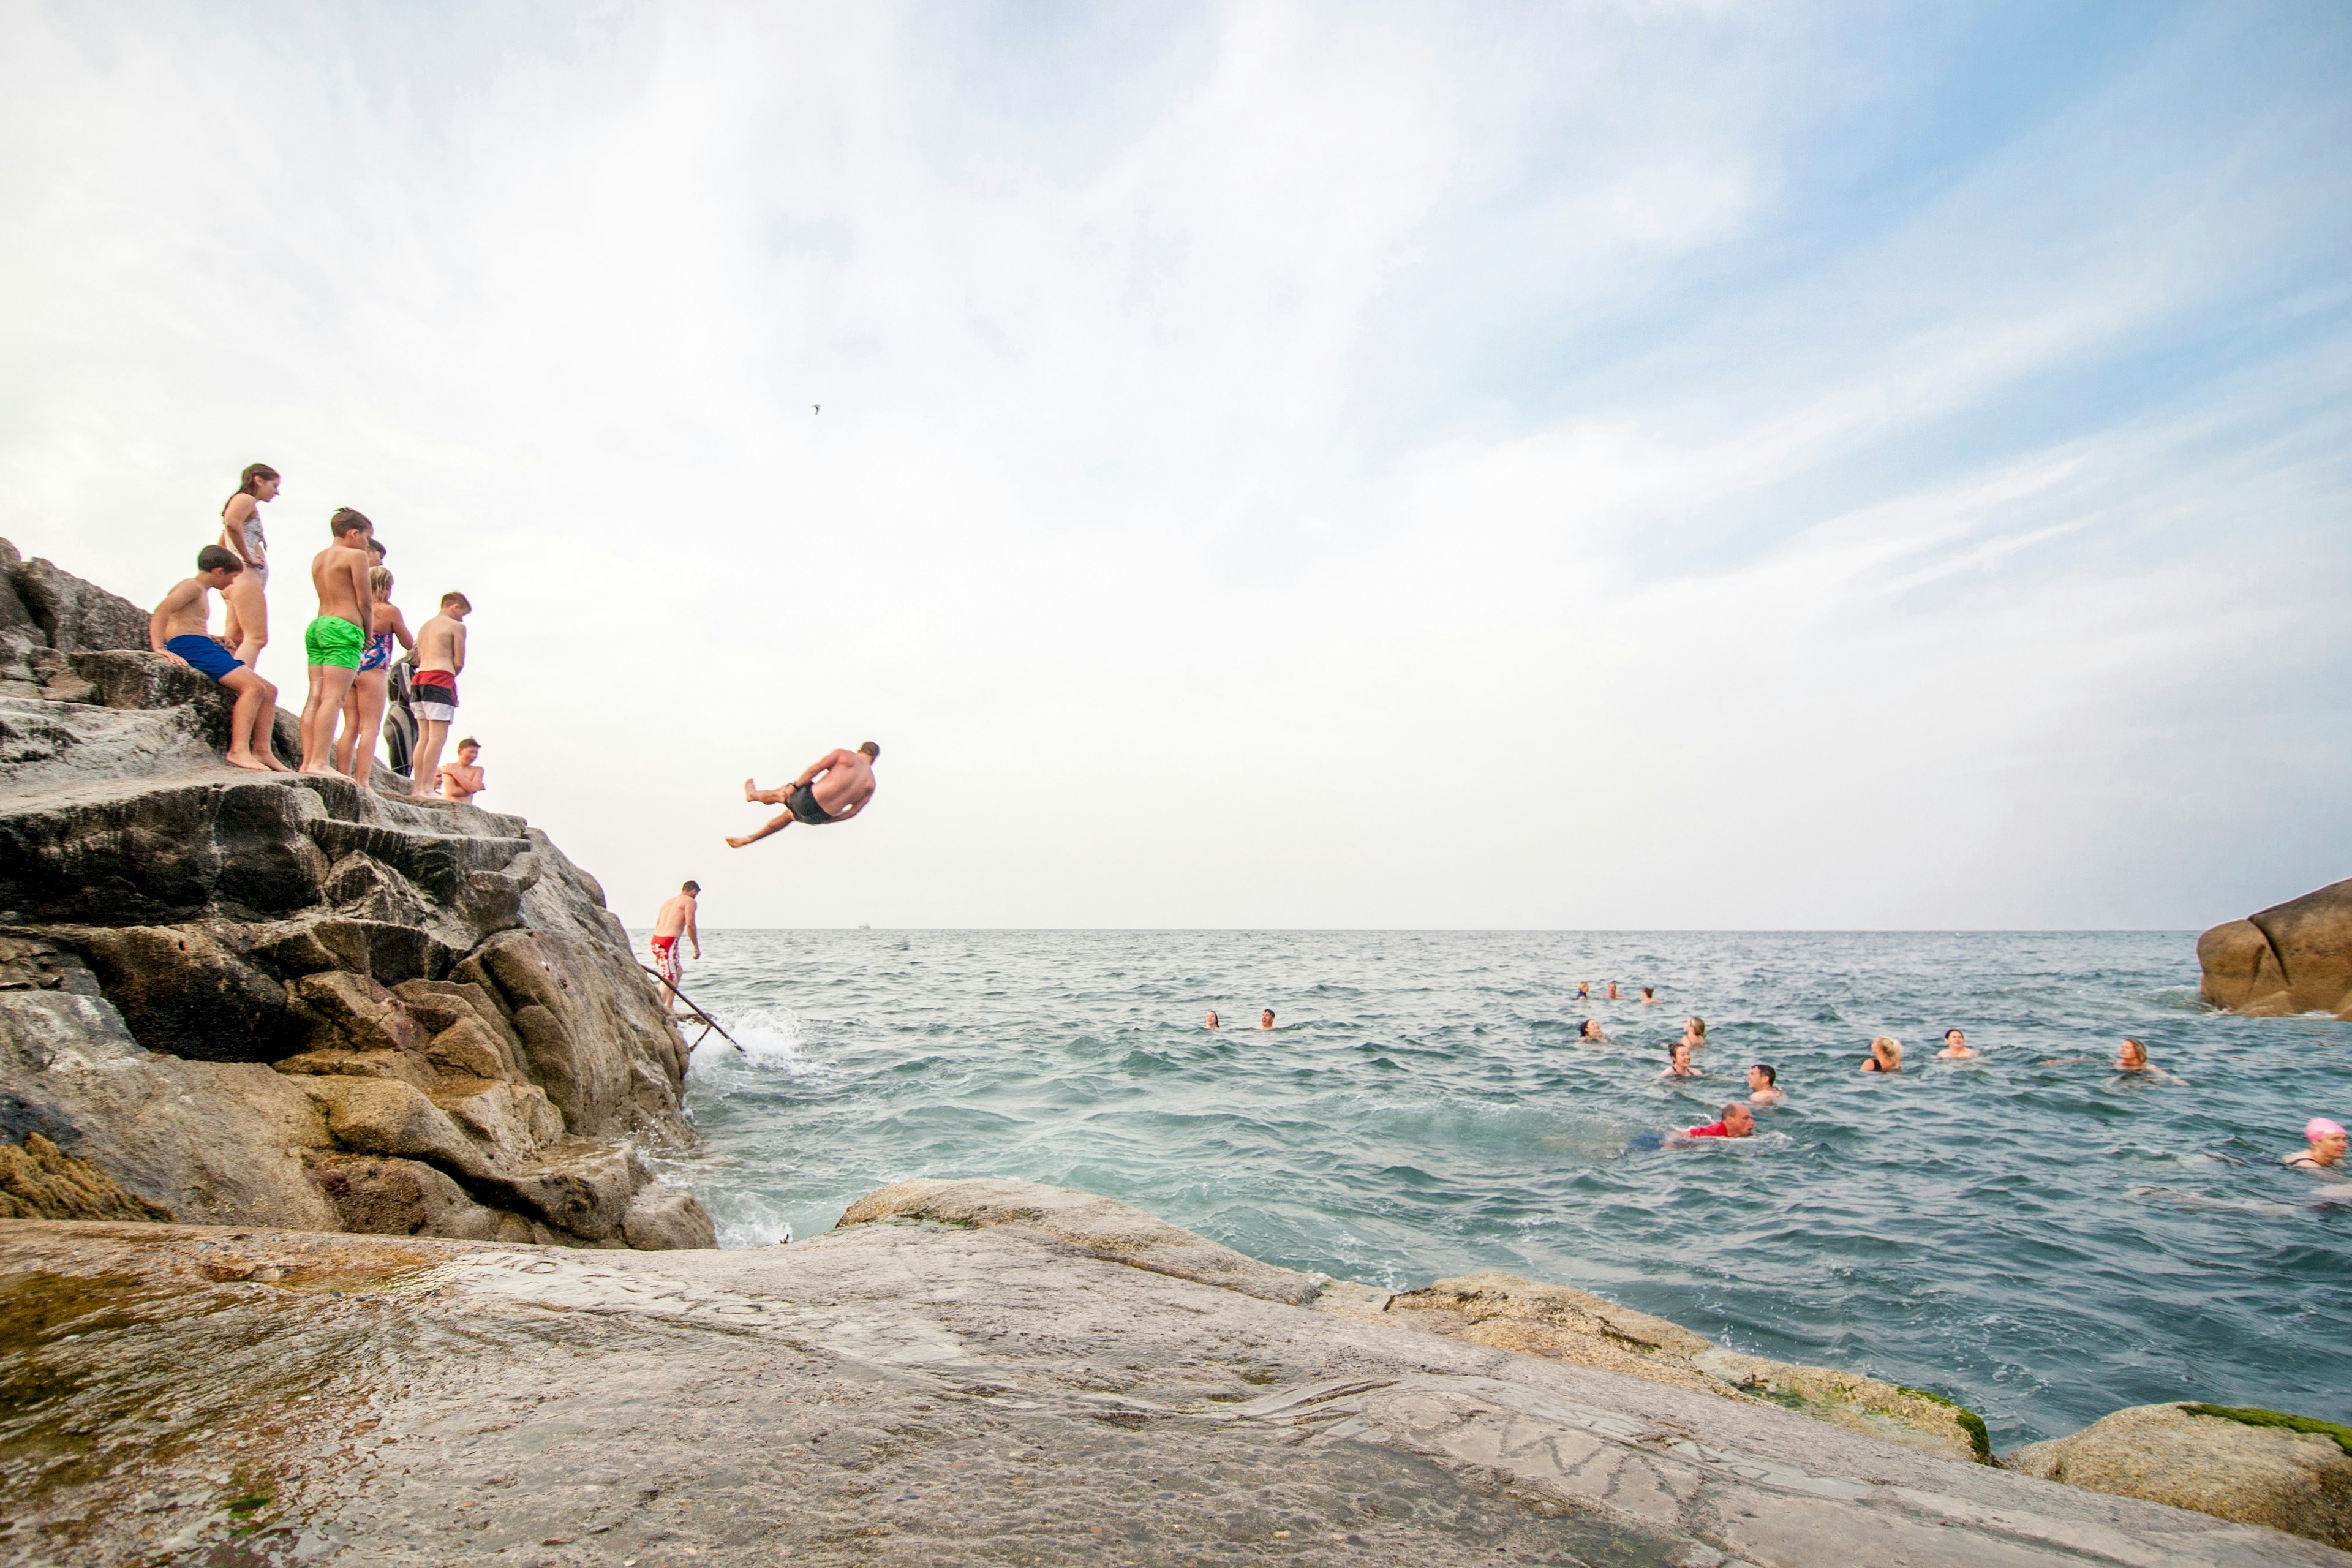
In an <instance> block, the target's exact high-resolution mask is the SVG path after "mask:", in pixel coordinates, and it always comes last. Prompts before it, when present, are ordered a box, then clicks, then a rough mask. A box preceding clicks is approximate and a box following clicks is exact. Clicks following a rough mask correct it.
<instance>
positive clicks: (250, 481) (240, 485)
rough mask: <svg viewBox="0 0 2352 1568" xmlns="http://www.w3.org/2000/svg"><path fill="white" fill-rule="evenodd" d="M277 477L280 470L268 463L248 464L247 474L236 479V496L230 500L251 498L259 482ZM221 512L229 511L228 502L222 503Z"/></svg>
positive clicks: (242, 474)
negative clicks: (240, 497) (243, 497)
mask: <svg viewBox="0 0 2352 1568" xmlns="http://www.w3.org/2000/svg"><path fill="white" fill-rule="evenodd" d="M277 477H278V470H277V469H276V468H271V467H270V466H269V465H268V464H267V463H247V465H246V466H245V472H243V473H241V474H239V475H237V477H236V495H235V496H231V497H229V498H228V500H236V496H249V495H251V494H252V493H253V487H254V485H255V484H256V483H257V482H258V481H259V480H262V479H276V478H277ZM221 510H223V511H226V510H228V501H223V502H221Z"/></svg>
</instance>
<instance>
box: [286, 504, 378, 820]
mask: <svg viewBox="0 0 2352 1568" xmlns="http://www.w3.org/2000/svg"><path fill="white" fill-rule="evenodd" d="M327 527H328V529H329V531H331V533H332V534H333V536H334V537H333V542H332V543H331V544H329V545H328V546H327V548H325V549H324V550H321V551H320V552H319V553H318V554H316V555H314V556H312V557H311V558H310V584H311V586H312V587H314V588H316V589H317V590H318V593H319V613H318V615H317V616H315V617H314V618H313V619H312V620H311V622H310V625H309V626H305V627H303V628H302V653H303V658H304V659H305V660H306V661H307V662H308V663H309V665H310V690H309V692H308V694H307V695H306V696H305V697H304V698H303V700H302V771H303V772H304V773H319V774H323V775H324V776H326V777H329V778H338V779H347V778H349V777H350V776H351V775H350V774H349V773H343V772H342V771H341V770H340V769H338V768H337V767H336V766H335V721H336V720H337V719H338V718H340V717H341V714H342V711H343V693H344V692H346V691H348V690H349V689H351V684H352V680H354V679H357V678H358V675H359V672H360V655H361V653H362V652H363V651H364V650H365V648H366V646H367V631H366V628H367V627H368V626H372V625H373V624H374V616H375V598H374V593H373V590H372V589H370V588H369V586H368V567H369V565H370V562H369V559H368V552H367V536H368V534H369V532H370V531H373V529H374V527H375V524H373V523H372V522H370V521H368V520H367V519H366V518H365V517H363V516H362V515H361V514H360V513H358V512H356V511H353V510H352V509H351V508H350V507H347V506H346V507H339V508H337V509H336V510H335V515H334V516H332V517H331V518H329V519H328V520H327Z"/></svg>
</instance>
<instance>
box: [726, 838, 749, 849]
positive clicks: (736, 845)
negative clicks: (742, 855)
mask: <svg viewBox="0 0 2352 1568" xmlns="http://www.w3.org/2000/svg"><path fill="white" fill-rule="evenodd" d="M749 843H751V840H750V839H748V838H730V839H729V840H728V841H727V847H728V848H730V849H740V848H742V847H743V846H745V845H746V844H749Z"/></svg>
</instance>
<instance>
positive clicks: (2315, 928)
mask: <svg viewBox="0 0 2352 1568" xmlns="http://www.w3.org/2000/svg"><path fill="white" fill-rule="evenodd" d="M2197 963H2198V964H2199V966H2200V968H2202V969H2203V970H2204V972H2205V977H2204V981H2203V984H2201V985H2200V990H2201V991H2202V992H2203V994H2204V997H2205V1000H2207V1001H2208V1002H2210V1003H2212V1004H2213V1005H2215V1006H2216V1007H2227V1008H2228V1009H2229V1010H2230V1011H2231V1012H2232V1013H2250V1014H2252V1015H2253V1016H2257V1017H2277V1016H2281V1015H2283V1014H2287V1013H2333V1014H2335V1015H2336V1016H2337V1017H2339V1018H2352V881H2346V882H2335V883H2331V884H2329V885H2328V886H2326V887H2325V888H2321V889H2317V890H2315V891H2314V892H2309V893H2305V894H2304V895H2303V897H2301V898H2299V899H2289V900H2287V901H2286V902H2285V903H2283V904H2273V905H2272V906H2271V907H2270V908H2269V909H2266V910H2259V911H2257V912H2256V913H2254V914H2251V915H2248V916H2247V917H2246V918H2245V919H2244V920H2242V921H2230V922H2228V923H2227V924H2225V925H2218V926H2215V927H2214V928H2213V929H2212V930H2211V931H2207V932H2206V933H2205V934H2204V935H2203V936H2201V937H2199V938H2198V939H2197Z"/></svg>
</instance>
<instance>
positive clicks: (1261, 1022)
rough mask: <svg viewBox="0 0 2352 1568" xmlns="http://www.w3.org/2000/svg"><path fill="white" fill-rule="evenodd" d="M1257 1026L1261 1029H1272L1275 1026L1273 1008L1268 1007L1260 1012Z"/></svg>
mask: <svg viewBox="0 0 2352 1568" xmlns="http://www.w3.org/2000/svg"><path fill="white" fill-rule="evenodd" d="M1257 1026H1258V1027H1259V1028H1261V1029H1271V1028H1273V1027H1274V1009H1273V1008H1271V1007H1268V1008H1267V1009H1266V1010H1265V1012H1263V1013H1260V1014H1259V1015H1258V1016H1257Z"/></svg>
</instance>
